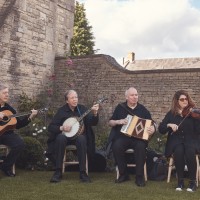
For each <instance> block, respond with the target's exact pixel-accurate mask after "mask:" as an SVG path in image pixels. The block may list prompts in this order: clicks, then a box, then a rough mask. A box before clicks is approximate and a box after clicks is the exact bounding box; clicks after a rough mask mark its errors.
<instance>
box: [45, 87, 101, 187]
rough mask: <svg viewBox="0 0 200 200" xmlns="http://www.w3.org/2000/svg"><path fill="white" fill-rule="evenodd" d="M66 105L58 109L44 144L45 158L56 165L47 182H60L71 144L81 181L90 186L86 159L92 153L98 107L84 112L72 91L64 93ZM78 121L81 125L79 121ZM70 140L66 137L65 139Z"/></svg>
mask: <svg viewBox="0 0 200 200" xmlns="http://www.w3.org/2000/svg"><path fill="white" fill-rule="evenodd" d="M65 100H66V104H65V105H63V106H62V107H60V108H59V109H58V111H57V113H56V114H55V116H54V118H53V120H52V122H51V123H50V124H49V127H48V131H49V132H50V135H49V139H48V141H47V144H48V150H47V153H46V156H47V157H48V158H49V159H50V160H51V161H52V162H54V164H55V169H56V171H55V173H54V174H53V176H52V178H51V180H50V182H53V183H57V182H59V181H61V179H62V163H63V157H64V153H65V148H66V145H69V144H74V145H76V147H77V155H78V161H79V170H80V181H81V182H91V181H90V178H89V177H88V174H87V173H86V155H87V154H88V156H89V157H90V156H91V155H92V154H93V153H94V151H95V143H94V133H93V131H92V128H91V126H95V125H97V123H98V110H99V104H95V105H93V106H92V107H91V109H90V110H91V112H88V114H87V115H85V117H84V118H81V116H82V115H84V113H86V112H87V109H86V107H85V106H83V105H80V104H78V95H77V92H76V91H74V90H69V91H67V92H66V93H65ZM79 118H81V121H79V120H78V119H79ZM68 136H69V137H68Z"/></svg>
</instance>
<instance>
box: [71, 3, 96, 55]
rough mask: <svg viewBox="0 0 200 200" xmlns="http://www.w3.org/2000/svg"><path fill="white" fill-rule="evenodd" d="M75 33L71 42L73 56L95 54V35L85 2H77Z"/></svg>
mask: <svg viewBox="0 0 200 200" xmlns="http://www.w3.org/2000/svg"><path fill="white" fill-rule="evenodd" d="M73 31H74V32H73V33H74V34H73V37H72V39H71V42H70V51H71V55H72V56H80V55H91V54H94V52H95V51H94V46H95V44H94V36H93V33H92V26H89V23H88V20H87V18H86V14H85V8H84V5H83V4H79V3H78V2H76V8H75V14H74V30H73Z"/></svg>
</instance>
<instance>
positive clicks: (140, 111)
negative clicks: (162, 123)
mask: <svg viewBox="0 0 200 200" xmlns="http://www.w3.org/2000/svg"><path fill="white" fill-rule="evenodd" d="M130 113H131V114H132V115H136V116H138V117H140V118H143V119H152V118H151V114H150V112H149V111H148V110H147V109H146V108H145V107H144V106H143V105H142V104H140V103H138V104H137V106H136V107H135V108H134V109H131V108H130V107H128V106H127V102H123V103H122V105H120V104H118V105H117V107H116V108H115V110H114V113H113V115H112V117H111V118H110V120H120V119H125V118H126V117H127V115H128V114H130ZM121 127H122V125H116V126H114V127H112V129H111V132H110V135H109V138H108V143H110V142H111V141H112V140H115V139H117V138H118V137H120V136H121V135H123V134H122V133H121V132H120V130H121Z"/></svg>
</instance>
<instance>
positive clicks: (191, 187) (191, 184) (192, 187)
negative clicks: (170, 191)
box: [187, 181, 197, 192]
mask: <svg viewBox="0 0 200 200" xmlns="http://www.w3.org/2000/svg"><path fill="white" fill-rule="evenodd" d="M196 189H197V184H196V181H190V182H189V186H188V188H187V191H188V192H194V191H196Z"/></svg>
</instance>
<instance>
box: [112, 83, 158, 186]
mask: <svg viewBox="0 0 200 200" xmlns="http://www.w3.org/2000/svg"><path fill="white" fill-rule="evenodd" d="M125 98H126V102H123V103H122V104H118V105H117V107H116V108H115V110H114V113H113V115H112V117H111V118H110V120H109V125H110V126H111V127H112V130H111V135H110V140H111V141H112V151H113V155H114V158H115V161H116V164H117V166H118V169H119V174H120V176H119V178H118V179H117V180H115V183H122V182H124V181H127V180H129V175H128V172H127V167H126V160H125V151H126V150H127V149H129V148H133V149H134V155H135V162H136V180H135V183H136V185H137V186H139V187H143V186H145V182H144V163H145V159H146V147H147V145H148V142H147V141H144V140H141V139H138V138H134V137H128V136H126V135H125V134H123V133H121V132H120V130H121V128H122V126H123V125H124V124H127V119H126V117H127V115H128V114H130V113H131V114H132V115H136V116H138V117H140V118H144V119H151V114H150V112H149V111H148V110H147V109H146V108H145V107H144V106H143V105H142V104H140V103H138V92H137V90H136V89H135V88H134V87H130V88H129V89H128V90H126V92H125ZM147 132H148V134H150V135H151V134H153V133H154V132H155V127H154V125H152V126H150V127H147Z"/></svg>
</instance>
